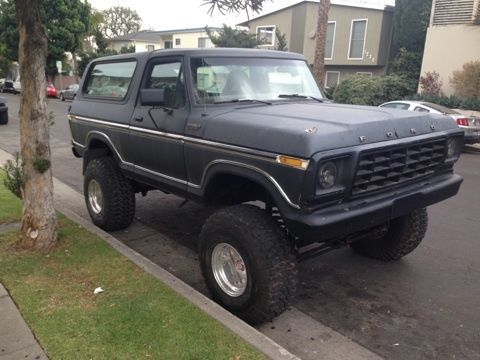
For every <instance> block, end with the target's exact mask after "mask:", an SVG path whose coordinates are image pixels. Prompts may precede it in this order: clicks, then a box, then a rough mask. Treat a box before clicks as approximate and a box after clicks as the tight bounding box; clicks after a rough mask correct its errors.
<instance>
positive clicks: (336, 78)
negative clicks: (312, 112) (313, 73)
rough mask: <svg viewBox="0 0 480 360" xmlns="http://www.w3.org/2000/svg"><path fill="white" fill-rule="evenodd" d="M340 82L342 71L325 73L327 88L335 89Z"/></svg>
mask: <svg viewBox="0 0 480 360" xmlns="http://www.w3.org/2000/svg"><path fill="white" fill-rule="evenodd" d="M339 82H340V71H327V72H326V73H325V88H326V89H329V88H331V87H335V86H337V85H338V83H339Z"/></svg>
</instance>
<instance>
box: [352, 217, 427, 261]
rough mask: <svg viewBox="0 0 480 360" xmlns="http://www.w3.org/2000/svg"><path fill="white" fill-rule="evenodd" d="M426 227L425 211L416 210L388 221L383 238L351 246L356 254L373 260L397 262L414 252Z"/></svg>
mask: <svg viewBox="0 0 480 360" xmlns="http://www.w3.org/2000/svg"><path fill="white" fill-rule="evenodd" d="M427 227H428V214H427V209H418V210H414V211H412V212H411V213H410V214H408V215H405V216H402V217H399V218H397V219H394V220H392V221H390V225H389V227H388V230H387V233H386V234H385V235H384V236H382V237H379V238H376V239H368V238H367V239H363V240H360V241H357V242H355V243H353V244H352V245H351V246H352V248H353V249H354V250H355V251H357V252H358V253H360V254H362V255H365V256H368V257H371V258H374V259H378V260H383V261H393V260H398V259H400V258H402V257H404V256H405V255H407V254H409V253H411V252H412V251H413V250H415V248H416V247H417V246H418V245H419V244H420V242H421V241H422V240H423V238H424V236H425V233H426V232H427Z"/></svg>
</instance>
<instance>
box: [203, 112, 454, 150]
mask: <svg viewBox="0 0 480 360" xmlns="http://www.w3.org/2000/svg"><path fill="white" fill-rule="evenodd" d="M432 127H434V130H432ZM455 128H457V125H456V124H455V122H454V121H453V120H452V119H451V118H450V117H447V116H443V115H432V114H425V113H419V112H413V111H406V110H397V109H388V108H378V107H371V106H354V105H340V104H329V103H313V102H312V103H307V102H306V103H280V104H274V105H271V106H269V105H243V106H239V107H236V108H234V109H231V110H230V111H227V112H224V113H222V114H220V115H217V116H215V117H213V118H210V119H209V120H208V122H207V124H206V128H205V132H204V138H205V139H207V140H212V141H218V142H223V143H229V144H232V145H238V146H244V147H248V148H253V149H257V150H263V151H268V152H275V153H280V154H286V155H293V156H299V157H304V158H309V157H311V156H312V155H313V154H314V153H316V152H318V151H326V150H332V149H339V148H343V147H349V146H355V145H361V144H371V143H375V142H380V141H388V140H391V141H395V140H396V139H399V138H406V137H414V136H418V135H422V134H429V133H436V132H440V131H444V130H449V129H455ZM412 129H413V130H412ZM387 134H389V135H391V137H389V136H388V135H387ZM360 137H362V140H363V142H362V141H360Z"/></svg>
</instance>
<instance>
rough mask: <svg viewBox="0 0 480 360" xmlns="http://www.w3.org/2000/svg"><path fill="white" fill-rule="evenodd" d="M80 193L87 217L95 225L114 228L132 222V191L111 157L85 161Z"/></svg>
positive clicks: (133, 209) (133, 196) (133, 197)
mask: <svg viewBox="0 0 480 360" xmlns="http://www.w3.org/2000/svg"><path fill="white" fill-rule="evenodd" d="M83 192H84V194H85V202H86V204H87V209H88V212H89V214H90V217H91V218H92V221H93V223H94V224H95V225H97V226H98V227H100V228H102V229H104V230H107V231H114V230H120V229H124V228H126V227H128V226H129V225H130V224H131V223H132V221H133V216H134V214H135V193H134V191H133V187H132V184H131V183H130V181H129V180H128V179H126V178H125V177H124V176H123V174H122V173H121V171H120V169H119V167H118V165H117V164H116V162H115V160H114V159H113V158H111V157H101V158H97V159H93V160H91V161H90V162H89V163H88V165H87V168H86V170H85V177H84V187H83Z"/></svg>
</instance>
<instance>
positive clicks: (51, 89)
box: [47, 82, 57, 98]
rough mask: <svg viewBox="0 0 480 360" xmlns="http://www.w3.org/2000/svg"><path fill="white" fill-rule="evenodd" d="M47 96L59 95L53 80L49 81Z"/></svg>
mask: <svg viewBox="0 0 480 360" xmlns="http://www.w3.org/2000/svg"><path fill="white" fill-rule="evenodd" d="M47 97H55V98H56V97H57V89H55V86H53V84H52V83H51V82H49V83H47Z"/></svg>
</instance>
